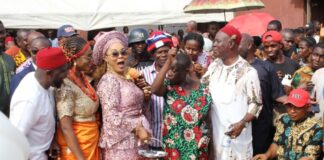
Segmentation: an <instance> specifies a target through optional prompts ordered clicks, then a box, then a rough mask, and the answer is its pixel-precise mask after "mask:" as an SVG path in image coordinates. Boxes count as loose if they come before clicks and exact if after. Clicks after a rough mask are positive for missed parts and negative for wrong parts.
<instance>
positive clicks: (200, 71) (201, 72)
mask: <svg viewBox="0 0 324 160" xmlns="http://www.w3.org/2000/svg"><path fill="white" fill-rule="evenodd" d="M193 68H194V71H195V72H196V75H197V77H198V78H201V77H202V76H203V75H204V74H205V72H206V69H205V68H204V67H202V66H201V65H200V64H199V63H193Z"/></svg>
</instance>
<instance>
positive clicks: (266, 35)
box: [262, 31, 282, 43]
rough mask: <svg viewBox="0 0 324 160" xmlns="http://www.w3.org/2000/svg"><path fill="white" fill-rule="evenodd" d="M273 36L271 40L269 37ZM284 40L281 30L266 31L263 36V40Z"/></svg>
mask: <svg viewBox="0 0 324 160" xmlns="http://www.w3.org/2000/svg"><path fill="white" fill-rule="evenodd" d="M269 37H271V39H270V40H269V39H268V38H269ZM281 40H282V36H281V34H280V33H279V32H277V31H268V32H266V33H264V34H263V36H262V42H268V41H271V42H279V43H280V42H281Z"/></svg>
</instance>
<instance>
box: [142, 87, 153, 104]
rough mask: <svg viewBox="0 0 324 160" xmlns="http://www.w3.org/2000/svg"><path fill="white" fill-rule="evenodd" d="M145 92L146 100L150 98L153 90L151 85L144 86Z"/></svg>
mask: <svg viewBox="0 0 324 160" xmlns="http://www.w3.org/2000/svg"><path fill="white" fill-rule="evenodd" d="M143 92H144V99H145V101H148V100H150V98H151V95H152V92H151V86H145V87H143Z"/></svg>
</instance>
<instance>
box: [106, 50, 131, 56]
mask: <svg viewBox="0 0 324 160" xmlns="http://www.w3.org/2000/svg"><path fill="white" fill-rule="evenodd" d="M110 55H111V56H112V57H114V58H118V57H119V56H122V57H125V56H127V55H128V53H127V51H126V50H123V51H120V52H118V51H113V52H112V53H111V54H110Z"/></svg>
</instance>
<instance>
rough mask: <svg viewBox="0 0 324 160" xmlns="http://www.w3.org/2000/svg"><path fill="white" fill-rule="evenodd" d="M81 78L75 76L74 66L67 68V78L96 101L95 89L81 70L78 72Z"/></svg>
mask: <svg viewBox="0 0 324 160" xmlns="http://www.w3.org/2000/svg"><path fill="white" fill-rule="evenodd" d="M80 75H81V79H80V78H78V77H77V76H76V67H73V68H72V69H70V70H69V75H68V78H69V79H70V80H71V81H72V82H73V83H74V84H76V85H77V86H78V87H79V88H80V89H81V90H82V92H83V93H85V94H86V95H87V96H88V97H89V98H91V99H92V100H93V101H94V102H96V101H97V99H98V97H97V95H96V91H95V90H94V88H93V87H92V86H91V84H90V83H89V80H88V78H87V77H86V76H85V74H84V73H83V72H80Z"/></svg>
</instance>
